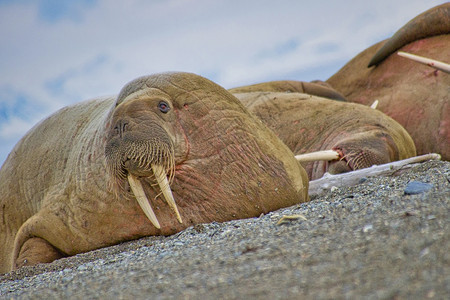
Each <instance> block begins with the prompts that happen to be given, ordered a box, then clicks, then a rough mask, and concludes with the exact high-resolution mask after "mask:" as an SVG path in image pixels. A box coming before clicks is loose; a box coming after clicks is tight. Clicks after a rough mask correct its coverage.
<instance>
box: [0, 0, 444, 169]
mask: <svg viewBox="0 0 450 300" xmlns="http://www.w3.org/2000/svg"><path fill="white" fill-rule="evenodd" d="M44 2H45V1H44ZM44 2H42V1H21V2H9V3H6V4H5V3H4V4H0V8H1V9H0V43H1V45H2V47H0V95H2V92H1V89H5V88H6V89H10V90H14V91H18V93H21V94H23V95H32V99H31V98H30V100H29V102H30V103H32V107H33V109H36V110H38V112H39V116H40V115H41V114H43V115H48V114H50V113H52V112H54V111H55V110H56V109H58V108H60V107H62V106H64V105H68V104H70V103H73V102H78V101H81V100H84V99H88V98H93V97H96V96H102V95H105V94H115V93H118V92H119V90H120V89H121V87H122V86H123V85H124V84H125V83H126V82H128V81H130V80H132V79H134V78H135V77H138V76H141V75H145V74H151V73H156V72H162V71H173V70H179V71H190V72H194V73H198V74H200V75H203V76H206V77H208V78H210V79H212V80H213V81H216V82H217V83H219V84H221V85H223V86H224V87H227V88H230V87H233V86H237V85H243V84H248V83H254V82H258V81H262V80H276V79H283V78H289V79H298V80H313V79H323V80H325V79H327V78H328V77H329V76H331V75H332V73H334V72H335V71H337V69H338V68H339V67H340V66H342V65H343V64H344V63H345V62H346V61H348V60H349V59H351V58H352V57H353V56H354V55H356V54H357V53H358V52H360V51H362V50H363V49H365V48H367V47H368V46H370V45H371V44H373V43H375V42H377V41H379V40H381V39H384V38H387V37H389V36H390V35H391V34H392V33H393V32H395V31H396V30H397V29H399V28H400V27H401V26H402V25H403V24H405V23H406V22H407V21H408V20H410V19H411V18H413V17H414V16H416V15H417V14H419V13H421V12H423V11H425V10H426V9H428V8H431V7H432V6H435V5H437V4H439V3H443V1H422V0H399V1H391V0H380V1H372V2H368V1H332V0H327V1H314V2H311V1H287V0H285V1H267V0H259V1H258V0H253V1H241V0H221V1H207V0H171V1H143V0H133V1H108V0H101V1H89V0H87V1H84V2H82V4H72V5H76V6H75V7H70V6H69V7H60V8H59V11H58V10H57V11H54V12H51V14H56V15H51V14H50V15H46V14H45V6H43V3H44ZM425 2H426V3H425ZM74 3H76V1H75V2H74ZM43 10H44V11H43ZM299 74H301V75H302V78H292V76H295V75H299ZM4 101H17V100H14V98H13V99H11V98H1V99H0V104H1V103H2V102H4ZM1 107H2V106H1V105H0V108H1ZM32 121H33V122H35V120H34V119H33V120H32ZM14 122H15V123H14ZM21 122H22V123H21ZM30 126H31V123H30V121H29V119H24V117H23V116H22V117H19V116H9V118H8V119H2V114H1V113H0V128H1V129H0V130H1V134H0V144H2V145H5V144H7V143H8V145H9V146H10V148H12V146H13V143H15V142H16V141H17V140H18V139H19V138H20V136H22V135H23V134H24V133H25V131H26V130H27V129H28V128H29V127H30ZM7 137H8V138H7ZM14 137H15V138H14ZM4 148H5V147H4V146H2V148H1V149H0V163H1V162H2V161H3V160H4V158H5V157H6V153H4V152H1V151H3V149H4ZM5 151H6V150H5Z"/></svg>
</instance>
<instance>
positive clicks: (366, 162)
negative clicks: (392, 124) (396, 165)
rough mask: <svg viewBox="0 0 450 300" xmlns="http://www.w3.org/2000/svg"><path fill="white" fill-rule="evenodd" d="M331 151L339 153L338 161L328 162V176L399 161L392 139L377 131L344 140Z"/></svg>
mask: <svg viewBox="0 0 450 300" xmlns="http://www.w3.org/2000/svg"><path fill="white" fill-rule="evenodd" d="M332 150H334V151H336V152H338V153H339V157H340V159H339V160H334V161H331V162H329V164H328V170H327V172H328V173H330V174H340V173H346V172H350V171H354V170H358V169H364V168H368V167H370V166H373V165H381V164H386V163H389V162H392V161H395V160H398V159H399V158H398V155H396V153H398V149H397V147H396V145H395V142H394V141H393V140H392V137H390V136H388V135H386V134H383V133H382V132H378V131H375V132H366V133H360V134H358V135H356V136H354V137H353V138H351V139H347V140H345V139H344V140H342V141H340V142H339V143H338V144H337V145H335V146H334V147H332Z"/></svg>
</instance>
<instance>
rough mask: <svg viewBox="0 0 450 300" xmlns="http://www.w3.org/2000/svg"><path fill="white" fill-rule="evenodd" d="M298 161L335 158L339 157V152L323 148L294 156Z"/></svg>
mask: <svg viewBox="0 0 450 300" xmlns="http://www.w3.org/2000/svg"><path fill="white" fill-rule="evenodd" d="M295 159H297V160H298V161H299V162H309V161H316V160H327V161H329V160H335V159H339V153H338V152H336V151H334V150H323V151H316V152H311V153H305V154H299V155H296V156H295Z"/></svg>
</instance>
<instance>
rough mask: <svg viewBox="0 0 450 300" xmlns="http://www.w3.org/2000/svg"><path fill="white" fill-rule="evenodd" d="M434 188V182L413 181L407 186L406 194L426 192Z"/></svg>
mask: <svg viewBox="0 0 450 300" xmlns="http://www.w3.org/2000/svg"><path fill="white" fill-rule="evenodd" d="M432 188H433V185H432V184H429V183H425V182H421V181H411V182H409V183H408V185H407V186H406V188H405V191H404V192H405V194H406V195H415V194H421V193H425V192H427V191H429V190H431V189H432Z"/></svg>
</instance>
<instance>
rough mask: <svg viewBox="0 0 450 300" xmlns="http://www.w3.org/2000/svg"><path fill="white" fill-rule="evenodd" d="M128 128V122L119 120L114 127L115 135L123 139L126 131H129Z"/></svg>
mask: <svg viewBox="0 0 450 300" xmlns="http://www.w3.org/2000/svg"><path fill="white" fill-rule="evenodd" d="M127 127H128V121H124V120H119V121H117V123H116V126H114V133H115V134H116V135H118V136H119V137H120V138H122V137H123V134H124V133H125V131H127Z"/></svg>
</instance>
